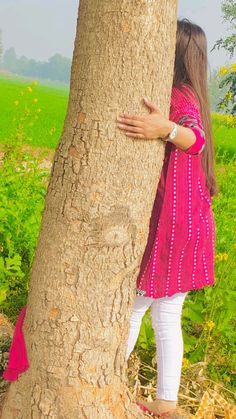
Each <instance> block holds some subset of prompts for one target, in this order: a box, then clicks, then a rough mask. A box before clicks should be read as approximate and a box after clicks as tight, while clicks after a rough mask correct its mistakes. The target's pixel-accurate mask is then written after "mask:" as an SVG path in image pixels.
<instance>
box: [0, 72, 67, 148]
mask: <svg viewBox="0 0 236 419" xmlns="http://www.w3.org/2000/svg"><path fill="white" fill-rule="evenodd" d="M31 82H32V81H26V80H24V79H20V78H19V79H14V78H11V77H6V76H5V77H3V76H1V77H0V89H1V102H0V113H1V129H0V143H5V142H6V141H7V138H8V135H9V128H10V127H12V128H13V129H14V127H15V125H16V123H17V122H18V121H13V118H14V117H16V115H17V112H18V113H20V114H22V112H23V109H24V108H25V107H26V106H27V108H28V109H29V110H30V112H31V115H32V118H30V117H29V126H28V127H27V129H26V133H27V136H28V138H27V143H28V144H31V145H33V146H38V147H48V148H55V147H56V145H57V142H58V140H59V138H60V133H61V131H62V128H63V121H64V118H65V113H66V107H67V102H68V95H69V91H68V87H57V86H56V87H55V86H50V85H45V84H40V83H39V84H38V85H35V86H32V84H31ZM30 86H32V92H30V91H29V90H28V89H27V87H30ZM21 92H23V95H22V93H21ZM34 99H38V100H37V102H34ZM16 101H18V102H19V104H18V105H16V104H15V102H16ZM38 109H40V110H41V111H40V112H38V117H39V118H38V119H37V120H36V121H35V122H34V124H33V125H32V126H31V125H30V123H32V122H33V121H32V120H33V119H34V116H33V115H35V113H37V110H38Z"/></svg>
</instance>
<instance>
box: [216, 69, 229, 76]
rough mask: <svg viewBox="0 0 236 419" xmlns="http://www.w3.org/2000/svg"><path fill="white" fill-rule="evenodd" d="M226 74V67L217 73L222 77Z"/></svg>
mask: <svg viewBox="0 0 236 419" xmlns="http://www.w3.org/2000/svg"><path fill="white" fill-rule="evenodd" d="M227 73H228V68H227V67H221V68H220V69H219V71H218V74H220V75H224V74H227Z"/></svg>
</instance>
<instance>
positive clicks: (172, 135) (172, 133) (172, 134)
mask: <svg viewBox="0 0 236 419" xmlns="http://www.w3.org/2000/svg"><path fill="white" fill-rule="evenodd" d="M172 124H173V129H172V131H171V132H170V134H169V135H167V137H164V138H162V139H163V140H164V141H172V140H174V139H175V137H176V135H177V125H176V123H175V122H172Z"/></svg>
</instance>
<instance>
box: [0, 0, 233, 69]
mask: <svg viewBox="0 0 236 419" xmlns="http://www.w3.org/2000/svg"><path fill="white" fill-rule="evenodd" d="M78 6H79V0H0V29H1V30H2V43H3V49H4V51H5V50H6V49H8V48H10V47H14V48H15V51H16V54H17V56H18V57H20V56H21V55H25V56H26V57H27V58H34V59H36V60H40V61H47V59H48V58H49V57H51V56H52V55H54V54H56V53H60V54H61V55H63V56H65V57H69V58H72V54H73V48H74V39H75V30H76V21H77V12H78ZM178 17H180V18H183V17H187V18H189V19H190V20H192V21H193V22H194V23H196V24H198V25H199V26H201V27H202V28H203V30H204V31H205V33H206V36H207V42H208V59H209V65H210V69H211V70H213V69H217V68H219V67H221V66H224V65H227V64H229V63H232V62H235V61H236V57H233V58H232V59H230V58H229V54H227V53H226V52H225V51H224V50H223V49H222V50H219V51H217V50H215V51H212V52H210V50H211V49H212V47H213V45H214V43H215V42H216V40H217V39H219V38H220V37H226V36H228V35H230V34H231V32H230V31H229V29H228V28H229V24H228V23H225V22H223V16H222V12H221V0H179V1H178Z"/></svg>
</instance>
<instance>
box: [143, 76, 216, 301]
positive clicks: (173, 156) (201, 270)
mask: <svg viewBox="0 0 236 419" xmlns="http://www.w3.org/2000/svg"><path fill="white" fill-rule="evenodd" d="M169 119H170V120H171V121H174V122H176V123H178V124H179V125H183V126H185V127H189V128H191V129H192V130H193V132H194V133H195V136H196V141H195V143H194V144H193V145H192V146H191V147H189V148H188V149H187V150H182V149H180V148H178V147H177V146H175V145H174V144H173V143H172V142H170V141H167V143H166V148H165V157H164V163H163V167H162V171H161V175H160V180H159V183H158V187H157V192H156V198H155V201H154V205H153V209H152V214H151V218H150V223H149V234H148V240H147V244H146V248H145V251H144V254H143V257H142V261H141V265H140V271H139V274H138V277H137V284H136V286H137V288H136V294H137V295H144V296H146V297H151V298H160V297H165V296H171V295H173V294H175V293H178V292H186V291H190V290H193V289H198V288H202V287H204V286H208V285H213V284H214V253H215V234H216V225H215V221H214V215H213V211H212V207H211V204H212V198H211V196H210V192H209V190H208V188H207V186H206V185H205V181H206V179H205V173H204V170H203V168H202V162H201V159H202V154H201V153H202V150H203V149H204V147H205V133H204V130H203V125H202V121H201V116H200V108H199V105H198V101H197V98H196V96H195V95H194V93H193V91H192V90H191V88H190V87H189V86H188V85H186V84H181V86H180V88H177V87H173V89H172V94H171V106H170V115H169Z"/></svg>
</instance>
